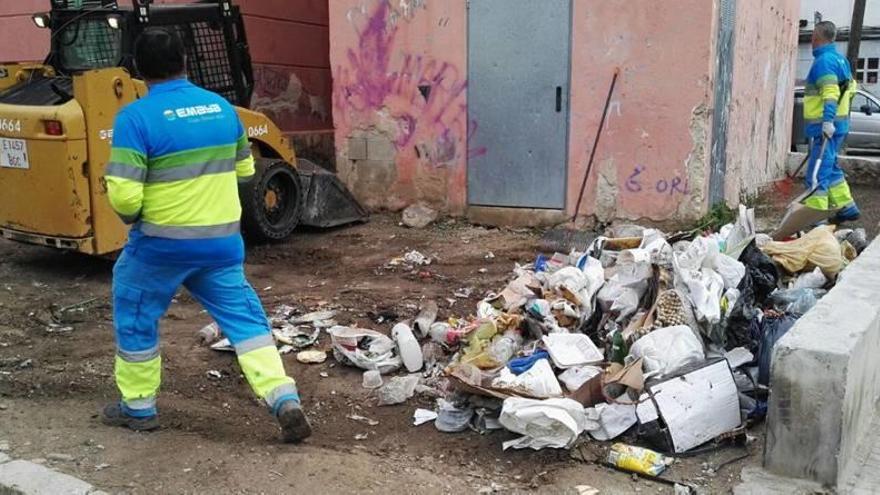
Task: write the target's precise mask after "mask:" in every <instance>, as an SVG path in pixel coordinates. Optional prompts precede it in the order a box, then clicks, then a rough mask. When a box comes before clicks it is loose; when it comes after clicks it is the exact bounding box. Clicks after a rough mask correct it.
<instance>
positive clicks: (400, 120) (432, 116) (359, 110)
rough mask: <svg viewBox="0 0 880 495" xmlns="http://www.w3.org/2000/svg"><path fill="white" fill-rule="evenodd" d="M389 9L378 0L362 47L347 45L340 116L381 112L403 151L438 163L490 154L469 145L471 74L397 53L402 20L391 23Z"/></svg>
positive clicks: (338, 94)
mask: <svg viewBox="0 0 880 495" xmlns="http://www.w3.org/2000/svg"><path fill="white" fill-rule="evenodd" d="M389 8H390V7H389V4H388V2H387V1H382V0H380V1H378V3H377V6H376V7H375V9H374V10H373V12H372V13H371V14H370V15H369V17H367V18H366V21H365V22H364V23H363V26H362V27H360V28H358V27H356V28H355V29H356V30H357V33H358V44H357V48H351V49H349V50H348V52H347V57H346V58H347V62H348V64H347V67H339V68H338V69H337V74H338V76H337V78H336V81H337V82H336V84H335V85H334V91H335V98H334V107H335V111H336V112H335V113H336V115H337V118H341V119H344V120H346V121H347V120H350V119H353V118H354V119H357V120H359V121H362V120H363V119H364V118H365V116H372V117H367V118H372V119H375V118H376V117H375V115H376V114H379V113H381V114H382V115H383V116H384V118H385V119H387V120H389V121H390V122H391V123H392V124H393V132H394V134H395V135H394V137H393V142H394V144H395V146H396V147H397V149H398V151H399V152H406V153H409V152H410V151H412V152H414V153H415V157H416V158H417V159H418V160H420V161H422V162H425V163H429V164H431V165H435V166H437V165H445V164H448V163H452V162H454V161H455V160H456V159H459V158H464V157H466V156H473V155H472V153H477V154H482V153H485V150H484V149H480V150H467V148H466V146H467V145H466V143H467V141H468V138H469V137H472V136H473V134H474V133H475V132H476V129H477V126H476V123H469V122H468V120H467V105H466V103H465V92H466V90H467V80H466V78H464V77H463V76H462V74H461V72H460V71H459V69H458V68H457V67H456V66H455V65H454V64H452V63H450V62H447V61H443V60H438V59H436V58H434V57H431V56H427V55H421V54H411V53H403V52H401V51H397V52H396V51H395V39H396V36H397V31H398V25H397V24H396V23H389V22H388V20H387V19H388V17H389ZM396 61H399V62H396ZM395 62H396V63H395ZM346 123H348V122H346ZM469 124H470V125H469ZM462 155H464V156H462Z"/></svg>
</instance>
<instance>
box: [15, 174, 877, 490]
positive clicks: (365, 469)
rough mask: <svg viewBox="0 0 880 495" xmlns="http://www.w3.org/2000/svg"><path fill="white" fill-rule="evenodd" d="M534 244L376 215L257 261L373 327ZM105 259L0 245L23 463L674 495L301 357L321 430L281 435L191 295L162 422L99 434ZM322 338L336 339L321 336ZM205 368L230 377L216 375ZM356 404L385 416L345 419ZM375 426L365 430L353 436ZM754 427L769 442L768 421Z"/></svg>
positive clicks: (870, 216) (107, 323) (294, 479)
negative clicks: (411, 262)
mask: <svg viewBox="0 0 880 495" xmlns="http://www.w3.org/2000/svg"><path fill="white" fill-rule="evenodd" d="M856 194H857V195H858V196H859V197H860V199H861V200H862V205H863V207H864V209H865V211H866V213H867V214H866V220H865V221H864V222H863V223H864V225H866V226H867V227H869V228H870V229H871V231H872V233H876V230H877V229H876V225H877V222H878V220H880V197H878V196H877V194H876V190H874V189H857V190H856ZM538 244H539V243H538V236H537V235H536V234H535V233H534V232H531V231H509V230H489V229H482V228H476V227H472V226H468V225H463V224H460V223H443V224H441V225H439V226H437V227H434V228H432V229H430V230H427V231H412V230H408V229H404V228H401V227H399V226H398V225H397V223H396V219H392V218H390V217H377V218H375V219H374V221H373V222H371V223H370V224H367V225H362V226H356V227H351V228H346V229H340V230H334V231H330V232H305V233H301V234H298V235H296V236H295V237H294V238H293V239H292V240H291V241H290V242H288V243H286V244H281V245H276V246H271V247H258V248H254V249H251V250H250V251H249V259H248V265H247V271H248V274H249V277H250V279H251V281H252V283H253V284H254V286H255V287H257V289H258V291H259V292H260V295H261V297H262V298H263V302H264V304H265V305H266V306H267V307H268V308H269V309H270V310H271V309H272V308H274V307H275V306H277V305H279V304H291V305H294V306H296V307H298V308H300V309H302V310H315V309H319V308H334V309H337V310H339V311H340V315H339V320H340V321H341V322H342V323H346V324H347V323H358V324H360V325H362V326H366V327H368V328H375V329H377V330H382V331H388V330H389V329H390V326H391V325H390V323H383V324H376V323H374V322H373V321H371V318H370V316H369V315H368V313H371V312H373V313H375V312H382V311H391V312H395V313H397V314H398V315H400V317H401V318H408V317H412V316H413V315H414V313H415V311H416V308H417V306H418V305H419V303H420V302H421V301H422V300H423V299H425V298H431V299H435V300H437V301H439V302H440V303H441V307H443V310H442V312H441V316H443V317H447V316H450V315H468V314H471V313H473V311H474V308H475V304H476V302H477V301H478V300H479V299H480V298H481V297H482V295H483V294H485V293H486V292H487V291H490V290H497V289H499V288H500V287H502V286H503V285H504V284H505V283H506V281H507V280H508V276H509V274H510V271H511V269H512V268H513V265H514V263H515V262H524V261H529V260H531V259H533V257H534V255H535V253H536V249H537V246H538ZM410 249H418V250H420V251H422V252H423V253H425V254H427V255H430V256H435V257H437V258H438V261H437V262H435V263H434V264H432V265H430V266H428V267H426V268H425V269H424V270H421V272H418V271H417V272H414V273H410V272H405V271H401V270H399V269H389V268H384V266H385V265H386V263H387V262H388V261H389V260H390V259H391V258H392V257H395V256H400V255H402V254H403V253H404V252H406V251H407V250H410ZM490 252H491V253H492V254H493V255H494V256H493V257H490V256H488V255H489V253H490ZM110 269H111V263H110V262H109V261H105V260H98V259H91V258H86V257H81V256H76V255H65V254H63V253H59V252H55V251H50V250H47V249H43V248H35V247H29V246H21V245H17V244H12V243H8V242H0V451H6V453H7V454H9V455H11V456H12V457H13V458H17V459H34V458H38V459H50V458H51V459H54V460H47V461H46V462H47V463H48V464H49V465H51V466H55V467H57V468H58V469H60V470H61V471H63V472H66V473H68V474H72V475H75V476H77V477H80V478H82V479H84V480H86V481H87V482H89V483H91V484H92V485H94V486H95V487H97V488H99V489H102V490H106V491H109V492H120V493H148V492H149V493H154V492H170V493H207V492H213V493H220V492H222V493H226V492H237V493H260V492H263V493H276V492H279V491H285V490H287V491H289V490H297V491H315V492H318V493H341V492H348V493H352V492H357V493H376V492H382V493H389V492H390V493H451V492H459V493H473V492H477V491H480V490H483V491H491V490H492V489H498V490H499V491H521V492H534V491H538V492H545V493H563V492H566V491H567V492H569V493H573V487H575V486H577V485H591V486H594V487H596V488H599V489H601V490H602V493H671V492H672V490H671V488H670V487H667V486H664V485H660V484H656V483H653V482H648V481H644V480H643V481H633V480H632V479H631V477H630V476H629V475H626V474H622V473H617V472H614V471H610V470H608V469H606V468H604V467H601V466H599V465H598V464H596V463H593V462H588V463H584V462H581V461H576V460H572V459H571V458H570V457H569V455H568V452H565V451H554V450H545V451H540V452H537V453H534V452H506V453H505V452H502V451H501V447H500V445H501V442H502V441H503V440H506V439H508V438H510V435H508V434H506V433H495V434H491V435H486V436H480V435H477V434H475V433H471V432H468V433H463V434H457V435H447V434H442V433H440V432H438V431H436V430H435V429H434V428H433V427H432V426H431V425H426V426H422V427H419V428H415V427H412V426H411V416H412V413H413V410H414V409H415V408H416V407H418V406H430V404H431V400H430V399H429V398H415V399H413V400H411V401H409V402H408V403H407V404H405V405H402V406H395V407H385V408H381V407H377V406H376V405H375V400H374V399H373V398H372V397H371V396H370V394H369V393H368V392H367V391H365V390H364V389H362V388H361V386H360V381H361V378H360V373H359V372H358V371H357V370H353V369H350V368H345V367H342V366H338V365H336V364H335V363H334V362H333V360H332V359H330V360H328V362H327V363H325V364H322V365H313V366H306V365H302V364H299V363H297V362H296V361H295V359H293V357H292V356H291V355H288V356H285V358H284V359H285V363H286V364H287V366H288V368H289V370H290V371H291V372H292V373H293V374H294V375H295V376H296V377H297V379H298V381H299V384H300V387H301V389H302V392H303V395H304V397H305V401H306V407H307V408H308V411H309V414H310V417H311V418H312V420H313V422H314V424H315V427H316V434H315V436H314V437H313V438H312V439H310V440H309V441H308V442H307V443H306V444H305V445H302V446H296V447H294V446H287V445H282V444H279V443H278V442H277V441H276V433H277V431H276V428H275V426H274V424H273V422H272V421H271V419H270V418H269V417H268V415H267V414H266V413H265V411H264V410H263V409H262V408H261V407H260V406H259V405H258V404H257V403H256V402H255V400H254V399H253V397H252V395H251V394H250V392H249V391H248V390H247V388H246V384H245V383H244V381H243V379H242V377H241V376H240V373H239V370H238V368H237V365H236V364H235V362H234V360H233V359H232V357H231V356H230V355H227V354H219V353H216V352H213V351H210V350H208V349H205V348H203V347H201V346H200V345H198V343H197V342H196V338H195V334H196V332H197V331H198V330H199V329H200V328H201V327H202V326H203V325H204V324H206V323H208V321H209V320H208V317H207V316H206V315H205V314H204V313H202V311H201V308H200V307H199V306H198V305H197V304H195V303H194V301H192V299H191V298H190V297H189V296H188V295H186V294H185V293H184V294H181V295H180V296H179V297H178V299H177V303H176V304H174V305H173V306H172V309H171V311H170V312H169V314H168V317H167V318H166V319H165V320H164V321H163V327H162V332H163V359H164V363H163V366H164V369H163V373H164V378H165V380H164V383H163V391H162V395H161V398H160V409H161V413H162V421H163V426H164V427H163V429H162V430H161V431H159V432H157V433H154V434H134V433H130V432H127V431H123V430H115V429H108V428H105V427H103V426H101V425H100V424H99V422H98V420H97V417H96V413H97V411H98V409H99V407H100V406H101V405H102V404H103V403H105V402H107V401H111V400H114V398H115V390H114V386H113V383H112V355H113V338H112V331H111V328H112V322H111V319H110V311H109V303H108V296H109V283H110ZM481 269H485V270H486V272H485V273H483V272H481V271H480V270H481ZM466 287H473V288H474V291H473V294H472V296H470V297H469V298H467V299H464V298H456V297H454V295H453V293H454V292H455V291H456V290H459V289H462V288H466ZM92 298H97V300H96V301H95V302H94V303H92V304H90V305H89V306H87V307H86V309H85V310H83V311H82V312H81V313H78V314H74V315H73V317H72V318H71V317H69V316H68V320H69V323H67V324H65V326H66V325H69V326H71V327H73V330H72V331H70V332H66V333H59V332H57V331H49V330H47V325H46V324H45V322H46V321H47V320H48V319H51V309H53V308H55V309H57V308H58V307H62V306H66V305H71V304H76V303H79V302H82V301H87V300H90V299H92ZM447 299H450V300H451V302H447ZM53 330H55V329H53ZM319 347H321V348H324V349H328V348H329V342H328V341H327V339H326V338H322V340H321V341H320V343H319ZM209 370H217V371H219V372H220V376H221V378H219V379H214V378H210V377H209V376H208V375H207V372H208V371H209ZM352 413H355V414H361V415H364V416H368V417H370V418H374V419H376V420H378V421H379V424H378V425H377V426H372V427H371V426H368V425H365V424H363V423H359V422H356V421H353V420H351V419H348V418H347V416H349V415H351V414H352ZM363 434H366V438H365V439H363V440H356V439H355V437H356V436H357V437H358V438H360V435H363ZM753 434H755V435H757V436H758V437H760V436H761V434H762V433H761V429H760V428H759V429H757V430H756V431H755V432H753ZM605 448H606V446H605V445H601V444H598V443H593V444H590V445H589V446H588V447H587V449H586V457H587V458H588V459H594V458H595V459H598V458H601V457H602V455H603V454H604V451H605ZM761 449H762V445H761V442H760V441H759V442H756V443H753V444H752V445H750V446H749V447H748V449H747V450H748V452H749V453H751V454H752V455H751V456H750V457H749V458H748V459H747V460H745V461H738V462H735V463H732V464H726V465H725V462H726V461H728V460H730V459H732V458H734V457H737V456H739V455H741V454H742V451H739V450H726V451H720V452H717V453H715V454H711V455H707V456H702V457H697V458H688V459H682V460H681V461H680V462H678V463H676V464H675V465H674V466H673V467H672V468H671V469H670V470H669V471H668V474H667V476H668V477H670V478H671V479H677V480H686V481H688V482H691V483H694V484H697V485H699V486H702V487H703V488H704V490H706V491H707V492H709V493H725V492H728V491H729V490H730V488H731V487H732V486H733V485H734V484H735V483H736V482H738V474H739V472H740V470H741V469H742V467H743V466H745V465H757V464H759V463H760V455H761V454H760V453H761ZM52 454H61V455H55V456H53V455H52ZM67 456H69V457H67Z"/></svg>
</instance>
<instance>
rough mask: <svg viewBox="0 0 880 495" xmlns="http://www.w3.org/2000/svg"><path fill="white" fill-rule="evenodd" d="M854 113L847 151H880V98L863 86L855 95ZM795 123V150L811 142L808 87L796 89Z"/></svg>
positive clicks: (852, 114)
mask: <svg viewBox="0 0 880 495" xmlns="http://www.w3.org/2000/svg"><path fill="white" fill-rule="evenodd" d="M851 109H852V111H851V113H850V129H849V136H848V137H847V139H846V143H845V145H844V147H845V149H846V153H848V154H859V153H878V152H880V98H878V97H877V96H875V95H874V94H873V93H871V92H869V91H867V90H864V89H859V90H858V92H857V93H856V95H855V96H854V97H853V101H852V105H851ZM793 122H794V124H793V126H792V144H791V146H792V149H797V148H801V151H803V150H804V147H805V146H807V145H808V141H809V140H808V139H807V137H806V136H805V134H804V88H803V87H802V86H799V87H796V88H795V89H794V120H793Z"/></svg>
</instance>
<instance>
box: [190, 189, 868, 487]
mask: <svg viewBox="0 0 880 495" xmlns="http://www.w3.org/2000/svg"><path fill="white" fill-rule="evenodd" d="M867 244H868V242H867V239H866V235H865V232H864V230H861V229H859V230H838V231H835V227H833V226H820V227H816V228H815V229H813V230H812V231H810V232H808V233H806V234H804V235H803V236H801V237H800V238H797V239H794V240H789V241H787V242H775V241H772V240H771V239H770V238H769V237H768V236H766V235H763V234H758V233H757V232H756V228H755V218H754V211H753V210H750V209H747V208H745V207H742V206H741V207H740V209H739V215H738V218H737V219H736V222H735V223H733V224H730V225H726V226H724V227H722V228H721V229H719V230H718V231H717V232H705V233H703V234H701V235H695V234H693V233H690V234H688V233H679V234H674V235H666V234H664V233H662V232H660V231H658V230H654V229H647V228H642V227H638V226H623V227H617V228H614V229H612V230H611V231H609V232H607V233H606V235H605V236H601V237H598V238H596V239H595V240H594V241H593V242H592V244H591V245H590V246H589V247H587V248H586V249H585V250H584V251H583V252H578V251H572V252H570V253H567V254H565V253H555V254H552V255H550V256H545V255H539V256H537V258H536V259H535V260H533V261H532V262H531V263H529V264H527V265H516V266H515V267H514V270H513V273H512V276H511V279H510V282H509V283H508V284H507V285H506V286H504V287H501V288H500V289H499V290H498V291H497V292H492V293H488V294H485V296H484V297H483V299H482V300H481V301H480V302H479V303H478V304H477V306H476V308H475V312H474V313H473V314H471V315H468V316H462V315H454V314H453V315H443V316H442V317H441V315H440V314H439V313H440V309H439V307H438V305H437V304H436V303H435V302H433V301H427V302H425V303H424V304H423V305H422V307H421V308H419V312H418V314H417V315H416V316H415V318H413V319H411V320H407V321H401V322H398V323H397V324H396V325H394V327H393V329H392V330H391V334H390V336H389V335H385V334H383V333H381V332H378V331H375V330H370V329H365V328H356V327H351V326H343V325H339V324H337V322H336V321H335V319H334V317H335V313H334V312H332V311H320V312H315V313H309V314H305V315H301V316H296V315H294V313H295V311H294V310H293V308H291V307H286V306H285V307H281V308H279V309H278V311H276V313H275V315H274V316H273V317H272V324H273V327H274V330H273V332H274V335H275V338H276V341H277V342H278V344H279V346H280V352H282V353H285V352H291V351H297V352H298V354H297V359H298V360H299V361H300V362H304V363H320V362H322V361H323V360H324V359H325V358H326V354H325V353H324V351H312V350H308V348H310V347H311V346H313V345H314V344H315V343H316V342H317V340H318V337H319V335H320V333H321V332H326V333H327V334H328V335H329V337H330V344H331V346H332V354H333V356H334V358H335V359H336V361H338V362H339V363H342V364H344V365H348V366H352V367H357V368H360V369H362V370H363V387H364V388H367V389H371V390H374V392H373V393H374V394H375V397H376V399H377V401H378V403H379V405H394V404H402V403H405V402H406V401H408V400H409V399H411V398H412V397H414V396H416V395H417V394H418V395H419V396H420V397H422V398H425V397H427V398H428V399H427V402H426V401H425V400H423V401H422V404H424V403H431V404H433V405H434V406H433V407H432V408H418V409H416V410H415V411H414V416H413V424H414V425H417V426H418V425H424V424H427V423H433V424H434V426H435V427H436V428H437V429H438V430H440V431H443V432H448V433H456V432H464V431H476V432H478V433H480V434H485V433H487V432H490V431H494V430H508V431H509V432H513V433H514V434H516V435H517V436H516V437H515V438H513V439H511V440H509V441H506V442H504V443H503V448H504V449H508V448H515V449H521V448H531V449H536V450H537V449H542V448H571V447H572V446H574V445H575V444H577V443H578V442H580V441H583V440H584V439H586V438H588V437H591V438H593V439H595V440H598V441H612V440H615V439H618V438H619V437H621V436H623V435H624V434H628V435H627V438H630V439H632V440H633V441H636V442H638V443H641V444H644V445H646V446H648V447H651V448H653V449H656V450H658V451H660V452H662V453H663V454H667V455H676V454H681V453H684V452H688V451H693V450H694V449H696V448H699V447H701V446H703V445H704V444H707V442H711V441H715V442H720V441H723V440H726V439H739V440H742V439H743V438H744V437H745V427H746V426H748V425H749V424H750V422H753V421H758V420H760V419H761V418H763V416H764V415H765V414H766V407H767V406H766V400H767V395H768V393H769V387H770V383H769V379H770V374H769V370H770V360H771V357H772V351H773V346H774V345H775V343H776V342H777V341H778V340H779V339H780V338H781V337H782V336H783V335H784V334H785V333H786V332H787V331H788V330H789V329H791V327H792V326H793V325H794V323H795V322H796V321H797V319H798V318H800V317H801V316H802V315H803V314H805V313H806V312H807V311H809V309H810V308H812V307H813V306H814V305H815V304H816V302H817V301H818V300H819V299H820V298H821V297H822V296H823V295H824V294H825V293H827V291H828V290H829V289H830V288H831V287H832V286H833V285H834V283H835V282H836V280H837V278H838V276H839V275H840V274H841V272H842V271H843V270H844V269H845V267H846V266H847V265H848V264H849V263H850V262H851V261H852V260H854V259H855V258H856V257H857V256H858V254H860V253H861V251H862V250H863V249H864V248H865V247H867ZM431 261H432V260H431V259H430V258H427V257H425V256H423V255H421V254H420V253H417V252H411V253H407V254H406V255H405V256H403V257H401V258H400V259H395V260H394V262H393V263H392V264H407V265H412V266H413V267H418V266H424V265H427V264H429V263H430V262H431ZM413 269H416V268H413ZM394 317H397V315H396V314H395V315H394ZM374 321H385V319H384V318H383V319H380V320H376V319H374ZM393 321H397V320H393ZM203 332H204V333H207V334H210V335H206V336H205V338H206V340H211V341H214V340H217V338H220V337H222V336H221V335H220V332H219V329H217V328H216V326H214V327H213V328H212V327H206V329H204V330H203ZM209 337H210V338H209ZM212 347H213V348H214V349H217V350H231V346H229V342H228V341H226V340H220V341H218V342H215V343H214V344H213V345H212ZM402 369H403V370H405V371H406V372H407V373H405V374H398V372H399V371H400V370H402ZM389 375H394V376H389ZM607 462H608V463H611V464H613V465H615V466H618V467H622V468H625V469H630V470H634V471H637V472H641V473H642V474H645V475H650V476H656V475H657V474H659V472H661V471H662V470H663V469H664V468H665V466H666V465H667V464H668V463H669V462H670V458H669V457H667V456H664V455H661V454H660V453H658V452H654V451H652V450H646V449H642V448H638V447H634V446H631V445H626V444H615V445H614V446H613V447H612V448H611V449H610V450H609V452H608V459H607Z"/></svg>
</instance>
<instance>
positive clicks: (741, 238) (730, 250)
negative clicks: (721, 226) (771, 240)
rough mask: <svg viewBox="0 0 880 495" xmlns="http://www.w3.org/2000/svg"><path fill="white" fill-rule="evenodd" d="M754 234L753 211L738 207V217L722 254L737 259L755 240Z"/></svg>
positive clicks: (755, 229)
mask: <svg viewBox="0 0 880 495" xmlns="http://www.w3.org/2000/svg"><path fill="white" fill-rule="evenodd" d="M756 232H757V228H756V227H755V209H754V208H746V207H745V205H739V215H738V216H737V217H736V223H735V224H734V225H733V229H732V230H731V231H730V234H729V235H728V236H727V243H726V244H727V246H726V248H725V250H724V253H725V254H727V255H728V256H730V257H731V258H733V259H739V257H740V255H741V254H742V252H743V251H744V250H745V249H746V248H747V247H748V245H749V244H750V243H751V242H752V239H754V238H755V234H756Z"/></svg>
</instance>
